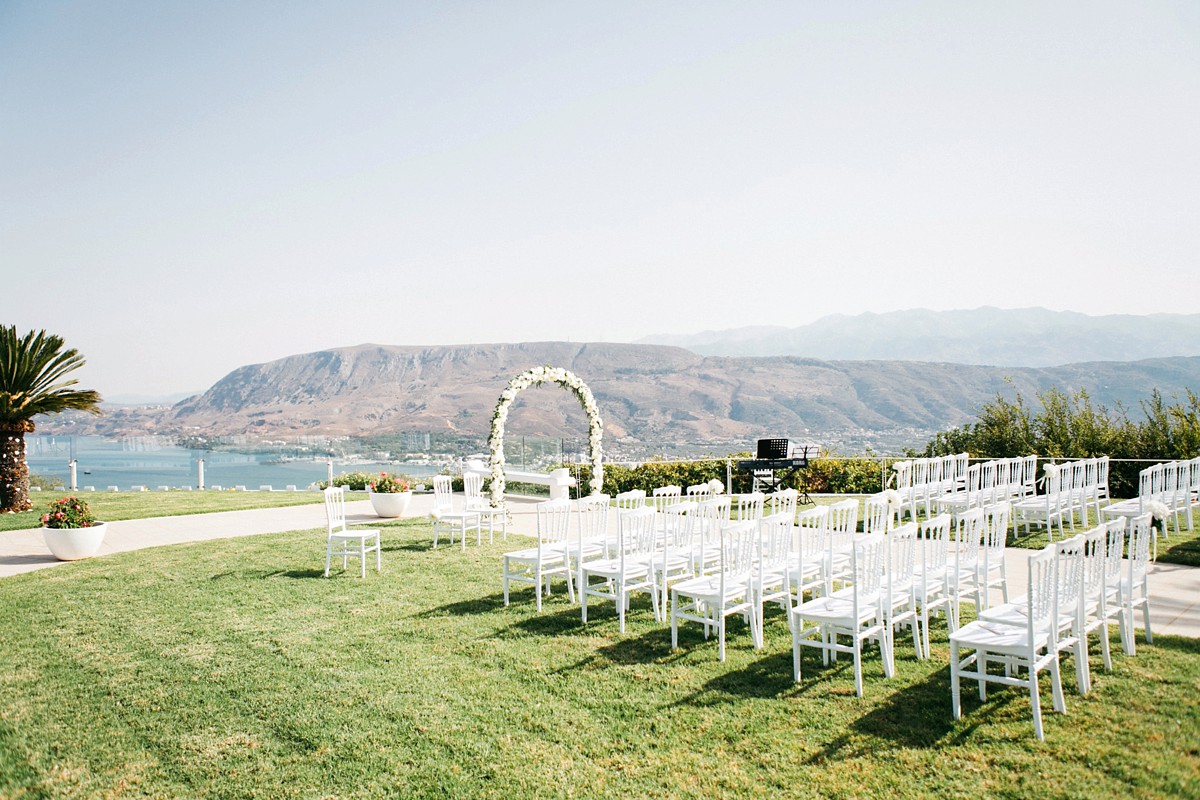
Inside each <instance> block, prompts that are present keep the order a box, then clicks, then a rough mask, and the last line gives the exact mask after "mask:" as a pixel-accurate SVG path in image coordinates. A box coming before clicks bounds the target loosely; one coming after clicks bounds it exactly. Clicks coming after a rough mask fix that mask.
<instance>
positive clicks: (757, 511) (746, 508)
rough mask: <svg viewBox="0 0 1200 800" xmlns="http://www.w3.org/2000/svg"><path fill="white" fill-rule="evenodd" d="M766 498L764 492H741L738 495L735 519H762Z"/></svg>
mask: <svg viewBox="0 0 1200 800" xmlns="http://www.w3.org/2000/svg"><path fill="white" fill-rule="evenodd" d="M765 499H766V496H765V495H764V494H763V493H762V492H751V493H750V494H739V495H738V496H737V513H736V515H735V516H734V519H739V520H741V519H753V520H760V519H762V517H763V503H764V501H765Z"/></svg>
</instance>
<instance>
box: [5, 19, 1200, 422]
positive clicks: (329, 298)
mask: <svg viewBox="0 0 1200 800" xmlns="http://www.w3.org/2000/svg"><path fill="white" fill-rule="evenodd" d="M1198 153H1200V3H1197V2H1195V0H1180V1H1179V2H1150V1H1148V0H1137V1H1136V2H1134V1H1133V0H1130V2H1120V3H1114V2H1103V1H1101V2H1097V1H1096V0H1088V2H1047V1H1046V0H1038V2H1013V1H1012V0H1005V1H1004V2H994V3H975V2H970V3H964V2H959V1H958V0H954V1H952V2H911V3H904V2H886V3H883V2H881V3H869V2H853V3H842V2H823V3H815V2H790V3H787V2H770V3H750V2H732V0H730V1H729V2H721V3H704V2H685V3H666V2H645V1H643V2H593V3H582V2H567V3H564V2H497V3H445V2H438V3H434V2H422V3H417V2H378V3H373V2H346V1H345V0H339V2H330V3H312V2H278V3H267V2H241V1H240V0H239V1H238V2H229V3H225V2H206V1H205V0H197V2H192V3H177V2H159V1H157V0H156V1H155V2H119V1H117V0H97V1H96V2H46V1H45V0H31V1H30V2H24V1H23V0H0V277H2V280H0V322H3V323H6V324H16V325H17V327H18V328H20V329H22V330H28V329H31V328H46V329H48V330H50V331H52V332H55V333H58V334H60V335H62V336H64V337H65V338H66V339H67V341H68V343H69V344H70V345H72V346H75V347H78V348H79V349H80V351H81V352H82V353H83V354H84V355H85V356H86V357H87V358H88V361H89V365H88V367H87V368H86V371H85V372H83V373H82V375H81V377H82V378H83V379H84V381H85V383H86V386H87V388H95V389H98V390H99V391H101V392H102V393H103V394H105V395H107V396H112V397H116V398H119V397H121V396H126V395H130V394H144V395H146V394H148V395H154V394H167V393H172V392H186V391H194V390H201V389H204V388H207V387H208V386H209V385H210V384H212V383H213V382H214V381H216V380H218V379H219V378H221V377H222V376H223V375H225V374H226V373H228V372H229V371H230V370H232V369H234V368H236V367H238V366H241V365H243V364H248V363H258V362H262V361H269V360H272V359H275V358H280V357H283V356H286V355H292V354H295V353H304V352H310V351H313V350H321V349H325V348H329V347H336V346H343V345H354V344H361V343H363V342H375V343H380V344H413V345H415V344H452V343H464V342H513V341H529V340H551V339H569V340H573V341H617V342H619V341H631V340H633V339H636V338H639V337H641V336H645V335H648V334H652V333H688V332H695V331H700V330H705V329H711V328H732V327H739V326H744V325H752V324H775V325H789V326H792V325H801V324H804V323H807V322H811V321H813V320H815V319H817V318H819V317H821V316H825V315H827V314H831V313H846V314H853V313H859V312H862V311H890V310H896V309H905V308H915V307H926V308H934V309H956V308H974V307H977V306H980V305H995V306H1000V307H1005V308H1015V307H1023V306H1032V305H1040V306H1045V307H1048V308H1052V309H1066V310H1074V311H1081V312H1085V313H1090V314H1104V313H1137V314H1142V313H1150V312H1195V311H1196V310H1197V305H1196V301H1197V298H1198V297H1200V258H1198V254H1200V155H1198ZM1164 335H1167V332H1164Z"/></svg>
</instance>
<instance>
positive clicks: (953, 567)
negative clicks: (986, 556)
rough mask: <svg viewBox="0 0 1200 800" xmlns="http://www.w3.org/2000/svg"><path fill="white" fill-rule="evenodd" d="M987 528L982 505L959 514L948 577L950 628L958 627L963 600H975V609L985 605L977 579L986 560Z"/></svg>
mask: <svg viewBox="0 0 1200 800" xmlns="http://www.w3.org/2000/svg"><path fill="white" fill-rule="evenodd" d="M984 527H985V526H984V518H983V509H982V508H978V507H976V508H972V509H970V510H968V511H964V512H962V513H961V514H959V515H957V524H956V525H955V530H954V533H955V547H954V552H953V553H952V558H951V561H950V568H949V570H948V571H947V578H946V591H947V594H948V596H949V599H950V608H951V614H950V622H949V625H950V629H951V630H955V629H957V628H958V623H959V618H960V617H961V613H960V609H961V608H962V604H963V602H964V601H967V600H969V601H970V602H972V603H974V604H975V608H976V609H980V608H983V602H984V601H983V598H982V597H981V594H982V592H981V590H980V585H979V580H978V578H979V573H980V570H981V565H982V563H983V532H984Z"/></svg>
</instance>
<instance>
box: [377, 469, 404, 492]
mask: <svg viewBox="0 0 1200 800" xmlns="http://www.w3.org/2000/svg"><path fill="white" fill-rule="evenodd" d="M368 485H369V486H370V487H371V491H372V492H375V493H376V494H398V493H400V492H407V491H409V490H410V489H412V481H410V480H409V479H408V478H407V477H406V476H404V475H389V474H388V473H386V472H381V473H379V477H377V478H375V479H374V480H373V481H372V482H371V483H370V484H368Z"/></svg>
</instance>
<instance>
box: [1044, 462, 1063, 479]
mask: <svg viewBox="0 0 1200 800" xmlns="http://www.w3.org/2000/svg"><path fill="white" fill-rule="evenodd" d="M1042 471H1044V472H1045V473H1046V477H1047V478H1054V477H1057V475H1058V473H1059V472H1061V471H1062V467H1060V466H1059V465H1058V464H1047V465H1046V466H1044V467H1042Z"/></svg>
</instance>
